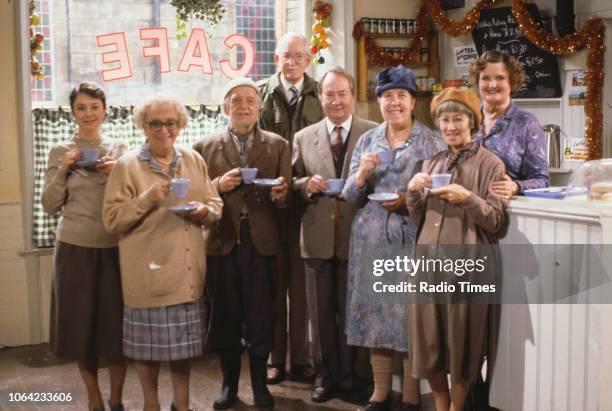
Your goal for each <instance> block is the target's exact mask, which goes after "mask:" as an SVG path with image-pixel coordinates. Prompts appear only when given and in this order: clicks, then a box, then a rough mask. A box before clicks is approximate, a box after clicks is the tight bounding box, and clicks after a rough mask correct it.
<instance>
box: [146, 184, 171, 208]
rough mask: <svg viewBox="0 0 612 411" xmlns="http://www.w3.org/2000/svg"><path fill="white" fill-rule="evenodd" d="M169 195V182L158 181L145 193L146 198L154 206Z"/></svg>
mask: <svg viewBox="0 0 612 411" xmlns="http://www.w3.org/2000/svg"><path fill="white" fill-rule="evenodd" d="M169 193H170V181H166V180H164V181H158V182H156V183H153V185H151V187H149V188H148V189H147V191H145V195H146V197H147V198H148V199H149V201H151V202H152V203H154V204H157V203H159V202H160V201H161V200H162V199H163V198H166V197H167V196H168V194H169Z"/></svg>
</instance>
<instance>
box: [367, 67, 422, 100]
mask: <svg viewBox="0 0 612 411" xmlns="http://www.w3.org/2000/svg"><path fill="white" fill-rule="evenodd" d="M394 88H401V89H404V90H408V91H409V92H410V94H413V95H414V94H416V93H418V90H417V86H416V79H415V77H414V73H413V72H412V70H410V69H408V68H406V67H404V66H402V65H401V64H400V65H399V66H397V67H387V68H384V69H382V70H381V71H379V72H378V74H376V95H377V96H378V97H380V95H381V94H382V93H384V92H385V91H387V90H391V89H394Z"/></svg>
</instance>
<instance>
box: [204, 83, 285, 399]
mask: <svg viewBox="0 0 612 411" xmlns="http://www.w3.org/2000/svg"><path fill="white" fill-rule="evenodd" d="M260 108H261V96H260V94H259V91H258V89H257V86H256V85H255V83H254V82H253V81H252V80H250V79H247V78H237V79H234V80H232V81H230V82H229V83H228V84H227V85H226V87H225V89H224V92H223V110H224V112H225V114H226V115H227V116H228V117H229V125H228V126H227V128H225V129H224V130H222V131H220V132H217V133H215V134H212V135H210V136H206V137H204V138H203V139H202V140H201V141H200V142H198V143H196V144H195V145H194V149H195V150H196V151H197V152H199V153H200V154H201V155H202V157H203V158H204V160H205V161H206V164H207V166H208V173H209V175H210V178H211V179H212V182H213V185H214V186H215V187H216V189H217V191H218V192H219V194H220V195H221V198H222V199H223V215H222V217H221V220H220V221H219V222H217V225H216V226H214V227H212V228H211V229H210V231H209V234H208V246H207V249H206V251H207V254H208V257H207V273H208V278H207V293H208V295H209V296H210V300H211V316H210V328H209V337H208V344H209V347H211V348H212V350H213V351H217V352H219V356H220V363H221V370H222V372H223V385H222V388H221V392H220V394H219V396H218V397H217V399H215V401H214V403H213V407H214V408H215V409H217V410H222V409H227V408H229V407H231V406H232V404H234V403H235V402H236V400H237V393H238V380H239V376H240V354H241V352H242V351H243V350H244V349H245V348H246V349H247V350H248V352H249V360H250V368H251V382H252V386H253V397H254V402H255V405H256V406H258V407H270V406H272V405H273V399H272V396H271V394H270V391H269V390H268V388H267V386H266V364H267V360H268V355H269V354H270V351H271V350H272V346H273V340H274V318H275V315H274V292H275V287H274V284H275V271H276V255H277V254H278V252H279V247H280V243H279V233H278V224H277V220H276V215H275V208H284V207H285V205H286V203H287V193H288V185H287V183H288V182H290V181H291V151H290V149H289V144H288V143H287V141H285V140H284V139H283V138H282V137H280V136H278V135H276V134H273V133H270V132H267V131H263V130H261V129H260V128H259V127H258V126H257V116H258V115H259V111H260ZM245 168H250V169H253V168H255V169H257V177H258V179H256V180H255V181H251V182H249V180H250V178H249V179H247V175H246V174H247V173H248V171H246V170H244V169H245Z"/></svg>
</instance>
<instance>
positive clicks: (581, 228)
mask: <svg viewBox="0 0 612 411" xmlns="http://www.w3.org/2000/svg"><path fill="white" fill-rule="evenodd" d="M508 215H509V219H510V224H509V228H508V233H507V234H506V235H505V237H504V238H503V239H502V240H501V244H502V256H503V253H504V250H509V249H511V248H512V245H517V244H519V245H521V246H522V247H528V248H530V249H531V251H532V254H533V256H534V258H535V260H537V265H536V267H537V269H538V270H539V272H540V274H542V273H544V274H545V275H542V276H538V275H535V276H534V277H533V278H525V279H524V280H523V281H524V286H525V289H526V292H527V293H529V292H530V291H533V290H534V289H536V290H542V289H545V288H546V287H552V289H553V290H554V291H555V293H557V292H558V291H559V287H560V285H559V284H554V279H556V278H559V279H562V278H563V279H565V278H568V274H569V278H578V281H579V287H578V288H577V289H579V290H582V291H584V290H588V289H589V288H590V289H593V288H598V287H609V283H610V281H609V277H607V276H606V275H604V278H603V279H602V277H601V276H599V279H598V281H597V282H594V281H593V279H592V278H591V277H590V271H592V267H590V265H592V264H593V261H589V258H576V256H574V255H572V253H568V252H567V250H568V245H571V246H572V247H573V245H576V248H577V249H584V248H585V246H586V248H592V249H594V250H595V252H597V253H598V257H600V258H601V262H604V266H607V267H612V263H611V264H608V263H609V262H611V261H612V259H611V258H610V257H611V256H610V253H609V252H608V250H607V248H609V247H606V245H612V202H590V201H588V200H587V199H586V197H582V198H578V197H576V198H570V199H564V200H552V199H539V198H527V197H515V198H514V199H513V200H512V201H510V204H509V206H508ZM579 246H582V248H579ZM571 249H574V248H571ZM506 252H508V251H506ZM507 260H511V259H510V257H509V256H506V258H505V259H504V274H503V278H504V280H505V279H506V278H510V276H513V275H516V272H512V270H511V269H510V270H509V269H508V268H507V267H508V266H509V265H510V266H511V265H512V264H516V261H507ZM515 271H516V270H515ZM603 272H604V273H605V272H606V270H605V269H604V270H603ZM546 274H547V275H546ZM542 278H552V279H553V283H552V284H543V283H542V281H546V280H542ZM563 286H564V285H563V284H562V285H561V287H563ZM570 286H575V284H570ZM606 293H607V289H606ZM565 295H566V296H568V298H566V299H563V298H561V299H558V300H555V301H553V302H550V303H545V304H543V303H537V304H536V303H528V304H505V305H504V306H503V308H502V319H501V324H500V335H499V351H498V355H497V363H496V367H495V373H494V381H493V382H492V387H491V397H490V400H491V405H492V406H495V407H497V408H499V409H502V410H525V411H527V410H533V411H563V410H568V411H573V410H584V411H586V410H612V390H610V388H609V387H612V371H611V370H612V327H611V326H610V324H612V305H607V304H606V303H605V301H604V300H605V298H604V299H602V298H597V299H590V297H589V295H590V294H589V293H588V291H587V292H577V293H575V294H574V295H571V293H568V294H565ZM609 295H610V300H611V301H612V292H610V294H609Z"/></svg>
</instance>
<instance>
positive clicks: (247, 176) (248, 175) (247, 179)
mask: <svg viewBox="0 0 612 411" xmlns="http://www.w3.org/2000/svg"><path fill="white" fill-rule="evenodd" d="M257 171H259V170H257V169H256V168H241V169H240V176H241V177H242V183H243V184H253V180H254V179H255V177H257Z"/></svg>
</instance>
